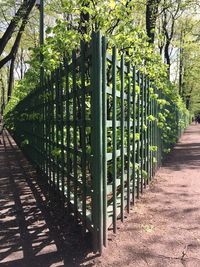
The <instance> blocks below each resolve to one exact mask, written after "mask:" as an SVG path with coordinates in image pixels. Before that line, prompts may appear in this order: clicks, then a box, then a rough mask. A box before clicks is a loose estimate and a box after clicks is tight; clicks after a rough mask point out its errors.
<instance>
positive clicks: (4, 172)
mask: <svg viewBox="0 0 200 267" xmlns="http://www.w3.org/2000/svg"><path fill="white" fill-rule="evenodd" d="M37 176H38V175H37V174H36V172H35V170H34V169H33V167H32V166H31V165H30V164H29V163H28V162H27V160H26V159H25V158H24V157H23V155H22V153H21V152H20V150H19V149H18V147H17V146H16V144H15V143H14V141H13V140H12V139H11V138H10V137H9V135H6V134H4V146H3V145H0V266H9V267H11V266H13V267H17V266H20V267H27V266H29V267H32V266H34V267H35V266H42V267H46V266H57V267H58V266H69V267H70V266H80V265H81V263H83V262H84V260H85V257H86V255H87V254H88V253H89V252H91V249H92V248H91V240H90V236H89V235H83V232H82V228H81V227H80V226H78V225H75V223H74V220H73V218H72V217H69V216H68V215H67V214H66V212H64V209H63V208H62V207H61V205H60V204H59V199H58V197H57V196H55V195H54V194H53V193H52V190H51V189H50V188H49V186H48V185H47V184H46V182H45V181H44V179H42V178H41V177H38V178H39V179H37V180H36V177H37ZM91 255H92V256H91V257H95V255H93V254H91ZM85 266H87V265H85ZM88 266H91V265H88Z"/></svg>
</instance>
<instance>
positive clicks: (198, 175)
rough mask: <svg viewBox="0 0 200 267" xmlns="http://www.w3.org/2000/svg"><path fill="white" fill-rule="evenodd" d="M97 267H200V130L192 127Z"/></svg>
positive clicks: (122, 226) (194, 126)
mask: <svg viewBox="0 0 200 267" xmlns="http://www.w3.org/2000/svg"><path fill="white" fill-rule="evenodd" d="M94 266H101V267H108V266H113V267H114V266H115V267H118V266H119V267H121V266H123V267H125V266H131V267H146V266H148V267H149V266H152V267H168V266H173V267H179V266H180V267H182V266H185V267H200V126H199V125H194V124H193V125H191V126H190V127H188V129H187V130H186V132H185V133H184V135H183V136H182V138H181V139H180V140H179V142H178V144H177V145H176V146H175V149H174V150H173V152H172V153H170V155H169V156H168V158H167V160H166V161H165V163H164V165H163V167H162V168H160V170H159V171H158V172H157V174H156V177H155V180H154V181H153V183H152V184H151V186H150V188H149V189H148V190H147V191H146V192H145V194H144V195H143V197H142V199H141V200H139V201H138V203H137V204H136V207H134V208H133V210H132V212H131V215H130V216H128V218H127V220H126V222H125V224H124V225H121V226H120V229H119V231H118V234H117V236H116V237H111V240H110V242H109V244H108V248H107V249H105V251H104V254H103V256H102V257H99V258H98V259H96V260H95V261H94Z"/></svg>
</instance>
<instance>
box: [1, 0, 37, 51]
mask: <svg viewBox="0 0 200 267" xmlns="http://www.w3.org/2000/svg"><path fill="white" fill-rule="evenodd" d="M35 2H36V0H29V1H26V0H24V2H23V3H22V4H21V6H20V8H19V9H18V11H17V13H16V14H15V16H14V17H13V18H12V20H11V22H10V24H9V26H8V28H7V29H6V31H5V33H4V34H3V36H2V37H1V39H0V55H1V54H2V53H3V51H4V49H5V47H6V45H7V43H8V41H9V40H10V38H11V37H12V35H13V33H14V32H15V30H16V28H17V26H18V24H19V22H20V20H21V19H22V20H24V19H25V18H28V16H29V14H30V12H31V10H32V8H33V6H34V5H35ZM19 31H20V30H19Z"/></svg>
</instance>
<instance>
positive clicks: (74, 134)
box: [72, 51, 78, 220]
mask: <svg viewBox="0 0 200 267" xmlns="http://www.w3.org/2000/svg"><path fill="white" fill-rule="evenodd" d="M72 93H73V144H74V147H73V168H74V177H73V178H74V215H75V220H77V210H78V199H77V188H78V184H77V182H78V181H77V179H78V175H77V152H78V151H77V95H76V94H77V84H76V52H75V51H73V52H72Z"/></svg>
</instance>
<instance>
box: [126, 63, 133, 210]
mask: <svg viewBox="0 0 200 267" xmlns="http://www.w3.org/2000/svg"><path fill="white" fill-rule="evenodd" d="M130 71H131V70H130V62H129V63H128V66H127V72H128V90H127V98H128V99H127V212H128V213H129V212H130V201H131V199H130V196H131V189H130V176H131V167H130V163H131V142H130V134H131V125H130V124H131V77H130V75H131V73H130ZM132 98H133V96H132ZM132 127H133V125H132ZM132 150H133V147H132Z"/></svg>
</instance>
